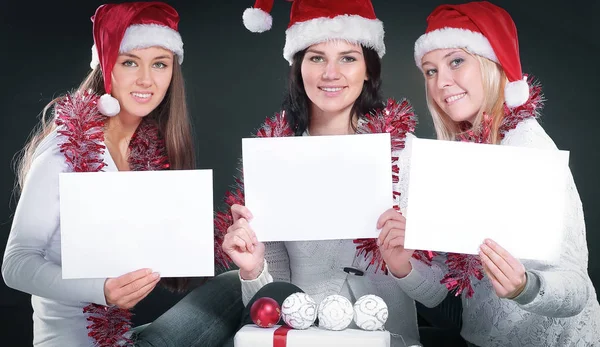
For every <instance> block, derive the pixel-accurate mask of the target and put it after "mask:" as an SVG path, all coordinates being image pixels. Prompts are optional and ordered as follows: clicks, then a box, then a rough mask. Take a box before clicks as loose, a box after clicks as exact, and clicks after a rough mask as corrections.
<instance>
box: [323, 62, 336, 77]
mask: <svg viewBox="0 0 600 347" xmlns="http://www.w3.org/2000/svg"><path fill="white" fill-rule="evenodd" d="M338 78H340V67H339V66H338V63H337V61H334V60H330V61H328V62H327V65H325V71H323V79H324V80H336V79H338Z"/></svg>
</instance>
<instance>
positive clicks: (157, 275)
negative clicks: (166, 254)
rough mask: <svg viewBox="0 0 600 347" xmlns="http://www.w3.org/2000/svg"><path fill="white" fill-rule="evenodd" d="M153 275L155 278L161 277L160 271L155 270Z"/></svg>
mask: <svg viewBox="0 0 600 347" xmlns="http://www.w3.org/2000/svg"><path fill="white" fill-rule="evenodd" d="M152 277H154V278H159V277H160V274H159V273H158V272H155V273H153V274H152Z"/></svg>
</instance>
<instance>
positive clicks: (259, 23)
mask: <svg viewBox="0 0 600 347" xmlns="http://www.w3.org/2000/svg"><path fill="white" fill-rule="evenodd" d="M242 19H243V20H244V26H245V27H246V29H248V30H250V31H252V32H253V33H262V32H265V31H268V30H270V29H271V25H273V17H271V15H270V14H268V13H267V12H265V11H263V10H261V9H259V8H252V7H251V8H247V9H246V10H245V11H244V14H243V15H242Z"/></svg>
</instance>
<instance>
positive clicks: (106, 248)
mask: <svg viewBox="0 0 600 347" xmlns="http://www.w3.org/2000/svg"><path fill="white" fill-rule="evenodd" d="M59 184H60V223H61V246H62V269H63V272H62V274H63V278H64V279H69V278H106V277H118V276H121V275H123V274H125V273H128V272H131V271H135V270H138V269H141V268H151V269H152V270H153V271H156V272H159V273H160V275H161V277H188V276H189V277H194V276H213V275H214V254H213V253H214V234H213V193H212V191H213V189H212V170H172V171H171V170H165V171H137V172H136V171H127V172H97V173H62V174H60V177H59Z"/></svg>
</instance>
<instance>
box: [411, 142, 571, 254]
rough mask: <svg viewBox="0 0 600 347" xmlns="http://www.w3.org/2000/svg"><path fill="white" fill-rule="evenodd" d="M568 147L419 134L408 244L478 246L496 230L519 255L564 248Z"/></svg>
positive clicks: (459, 249)
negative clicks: (543, 147)
mask: <svg viewBox="0 0 600 347" xmlns="http://www.w3.org/2000/svg"><path fill="white" fill-rule="evenodd" d="M568 162H569V152H568V151H559V150H540V149H533V148H524V147H513V146H497V145H484V144H475V143H465V142H455V141H438V140H428V139H415V140H414V141H413V143H412V153H411V166H410V184H409V188H408V202H407V204H408V207H407V214H406V236H405V237H406V239H405V247H406V248H408V249H421V250H432V251H442V252H453V253H464V254H477V253H478V249H479V246H480V245H481V243H482V242H483V241H484V239H485V238H491V239H492V240H494V241H496V242H497V243H498V244H499V245H500V246H502V247H503V248H505V249H506V250H507V251H508V252H509V253H510V254H512V255H513V256H514V257H516V258H522V259H536V260H546V261H553V260H556V257H558V255H559V253H560V244H561V239H562V236H563V228H564V225H563V220H564V208H565V197H566V181H567V176H566V175H567V170H568Z"/></svg>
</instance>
